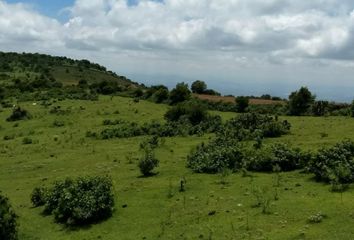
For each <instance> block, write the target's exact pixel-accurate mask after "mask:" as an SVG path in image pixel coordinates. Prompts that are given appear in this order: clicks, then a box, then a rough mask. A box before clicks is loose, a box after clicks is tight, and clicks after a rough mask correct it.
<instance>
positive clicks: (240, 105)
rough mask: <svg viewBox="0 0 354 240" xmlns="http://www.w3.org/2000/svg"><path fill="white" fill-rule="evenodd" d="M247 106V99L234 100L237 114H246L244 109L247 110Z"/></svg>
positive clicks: (238, 98)
mask: <svg viewBox="0 0 354 240" xmlns="http://www.w3.org/2000/svg"><path fill="white" fill-rule="evenodd" d="M248 105H249V99H248V97H243V96H240V97H237V98H236V108H237V112H239V113H244V112H246V109H247V108H248Z"/></svg>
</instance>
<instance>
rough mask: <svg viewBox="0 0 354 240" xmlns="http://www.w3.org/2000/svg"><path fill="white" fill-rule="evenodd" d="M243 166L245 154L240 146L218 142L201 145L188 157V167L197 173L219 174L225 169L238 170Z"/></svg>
mask: <svg viewBox="0 0 354 240" xmlns="http://www.w3.org/2000/svg"><path fill="white" fill-rule="evenodd" d="M242 166H243V154H242V150H241V147H240V146H239V145H238V144H235V145H233V146H232V145H228V144H225V143H222V142H218V141H213V142H212V143H210V144H208V145H206V144H201V145H199V146H197V148H196V149H194V150H192V152H191V153H190V154H189V155H188V157H187V167H189V168H191V169H192V170H193V171H194V172H197V173H218V172H220V171H222V170H223V169H225V168H229V169H232V170H238V169H241V168H242Z"/></svg>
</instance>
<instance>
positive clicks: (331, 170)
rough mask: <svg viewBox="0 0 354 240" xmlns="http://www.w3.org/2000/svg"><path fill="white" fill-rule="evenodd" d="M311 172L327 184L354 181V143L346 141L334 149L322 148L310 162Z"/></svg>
mask: <svg viewBox="0 0 354 240" xmlns="http://www.w3.org/2000/svg"><path fill="white" fill-rule="evenodd" d="M308 168H309V171H310V172H311V173H313V174H315V176H316V179H317V180H320V181H325V182H331V181H336V182H338V183H352V182H353V181H354V142H352V141H350V140H345V141H343V142H340V143H338V144H336V145H335V146H333V147H329V148H322V149H320V150H319V151H318V153H317V154H316V155H315V156H314V158H313V159H312V160H311V161H310V162H309V165H308Z"/></svg>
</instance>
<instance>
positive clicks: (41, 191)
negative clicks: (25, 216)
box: [31, 187, 48, 207]
mask: <svg viewBox="0 0 354 240" xmlns="http://www.w3.org/2000/svg"><path fill="white" fill-rule="evenodd" d="M47 194H48V190H47V189H46V188H43V187H36V188H34V189H33V191H32V193H31V202H32V205H33V206H34V207H39V206H43V205H44V204H45V203H46V197H47Z"/></svg>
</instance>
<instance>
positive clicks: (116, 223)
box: [0, 96, 354, 240]
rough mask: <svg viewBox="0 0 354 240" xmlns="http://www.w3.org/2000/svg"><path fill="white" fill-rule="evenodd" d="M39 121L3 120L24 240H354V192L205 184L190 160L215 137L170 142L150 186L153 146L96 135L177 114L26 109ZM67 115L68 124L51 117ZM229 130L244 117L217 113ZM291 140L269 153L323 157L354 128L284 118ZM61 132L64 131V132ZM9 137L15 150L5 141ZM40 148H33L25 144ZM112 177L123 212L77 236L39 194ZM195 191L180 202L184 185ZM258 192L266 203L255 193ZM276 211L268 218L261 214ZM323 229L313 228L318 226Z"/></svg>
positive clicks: (252, 177)
mask: <svg viewBox="0 0 354 240" xmlns="http://www.w3.org/2000/svg"><path fill="white" fill-rule="evenodd" d="M19 105H20V106H21V107H23V108H25V109H26V110H28V111H29V112H30V113H31V115H32V117H33V118H32V119H30V120H25V121H19V122H16V123H14V122H7V121H6V118H7V117H8V116H9V115H10V114H11V111H12V110H11V108H5V109H3V110H2V111H1V112H0V126H1V128H0V129H1V130H0V135H1V136H2V137H1V139H0V189H1V191H2V192H3V194H5V195H6V196H8V197H9V199H10V201H11V204H12V205H13V206H14V208H15V211H16V213H17V214H18V215H19V219H18V222H19V239H46V240H51V239H53V240H55V239H107V240H110V239H124V240H125V239H127V240H128V239H131V240H136V239H151V240H155V239H272V240H273V239H274V240H278V239H279V240H283V239H323V240H325V239H328V240H329V239H330V240H333V239H341V240H343V239H344V240H345V239H353V236H354V229H353V228H352V225H353V223H354V199H353V197H352V196H353V192H354V191H353V189H352V188H349V190H347V191H346V192H343V193H334V192H331V191H330V186H329V185H328V184H324V183H319V182H316V181H315V180H314V179H313V175H311V174H306V173H302V172H300V171H295V172H289V173H272V174H268V173H248V174H242V173H234V174H215V175H208V174H195V173H192V171H191V170H190V169H188V168H186V157H187V155H188V153H189V152H190V151H191V149H193V147H195V146H197V145H198V144H200V143H201V142H203V141H205V142H207V141H209V139H210V138H212V137H213V135H212V134H209V135H205V136H202V137H197V136H190V137H173V138H165V140H164V143H163V144H162V145H161V146H160V147H158V148H157V149H156V157H157V158H158V159H159V160H160V165H159V167H158V168H157V169H156V171H157V172H158V174H156V175H154V176H151V177H142V176H141V173H140V172H139V168H138V167H137V163H138V160H139V158H140V157H141V155H142V152H141V151H140V149H139V145H140V143H141V142H142V141H144V140H145V139H146V137H136V138H125V139H110V140H97V139H92V138H88V137H86V132H87V131H89V130H90V131H91V130H92V131H96V130H100V129H103V128H104V126H103V124H102V122H103V120H105V119H111V120H116V119H122V120H127V121H134V122H137V123H144V122H150V121H152V120H157V121H164V118H163V116H164V114H165V112H166V110H167V108H168V106H167V105H162V104H161V105H159V104H154V103H151V102H148V101H139V102H135V101H134V100H133V99H131V98H123V97H108V96H100V98H99V101H81V100H64V101H57V102H53V103H52V105H51V106H44V105H41V104H40V102H36V103H34V102H24V103H20V104H19ZM53 106H61V109H65V110H67V111H65V112H66V113H65V114H61V115H58V114H50V113H49V111H50V109H51V108H52V107H53ZM212 113H213V114H218V115H221V116H222V118H223V119H224V120H227V119H230V118H232V117H233V116H235V113H221V112H212ZM281 118H282V119H287V120H288V121H289V122H290V123H291V124H292V128H291V133H290V134H288V135H285V136H283V137H281V138H276V139H267V140H266V143H272V142H285V143H289V144H290V145H291V146H294V147H300V148H302V149H304V150H311V151H315V150H316V149H319V148H321V147H323V146H330V145H333V144H335V143H337V142H339V141H341V140H343V139H345V138H350V139H353V140H354V135H353V134H352V133H353V132H354V120H353V119H352V118H347V117H290V116H287V117H281ZM54 122H61V123H62V124H60V125H63V126H56V125H55V124H54ZM4 136H9V140H4V139H3V137H4ZM24 138H30V139H31V140H32V144H24V143H23V139H24ZM85 175H110V176H111V177H112V179H113V183H114V194H115V201H116V204H115V211H114V214H113V216H112V217H111V218H109V219H108V220H106V221H103V222H100V223H98V224H94V225H90V226H86V227H77V228H68V227H66V226H65V225H61V224H58V223H56V222H55V221H54V219H53V217H52V216H44V215H43V214H42V209H41V208H33V207H32V204H31V202H30V194H31V191H32V189H33V188H34V187H36V186H41V185H43V186H47V185H49V184H50V183H52V182H53V181H55V180H61V179H64V178H65V177H76V176H85ZM181 179H184V180H185V181H186V185H185V191H184V192H180V191H179V188H180V181H181ZM254 189H258V190H259V191H258V192H259V194H258V195H257V194H255V193H254ZM259 198H261V199H262V200H264V201H267V205H266V207H267V209H266V213H264V212H262V209H261V208H256V207H254V204H255V202H256V201H257V200H259ZM317 215H321V216H323V220H321V221H319V222H316V221H315V222H313V221H312V222H311V221H310V222H309V218H310V217H311V216H312V217H313V216H317Z"/></svg>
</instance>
